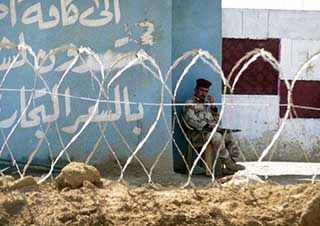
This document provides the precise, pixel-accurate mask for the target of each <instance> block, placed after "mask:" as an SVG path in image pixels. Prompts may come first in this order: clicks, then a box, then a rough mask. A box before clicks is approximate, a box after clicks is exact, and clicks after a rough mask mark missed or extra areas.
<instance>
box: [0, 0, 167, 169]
mask: <svg viewBox="0 0 320 226" xmlns="http://www.w3.org/2000/svg"><path fill="white" fill-rule="evenodd" d="M13 2H15V4H13ZM0 7H1V9H2V10H3V11H2V13H1V16H0V40H2V41H4V42H9V41H10V42H13V43H17V44H18V43H22V42H24V43H26V44H28V45H30V46H31V47H32V49H33V50H34V51H35V53H36V55H37V56H40V60H39V62H40V61H41V60H42V58H43V57H44V55H46V54H47V53H48V52H49V51H50V50H51V49H53V48H57V47H60V46H62V45H65V44H70V43H72V44H74V45H76V46H78V47H80V46H84V47H90V48H91V49H92V50H93V51H94V52H96V53H97V54H98V55H99V57H100V58H101V59H102V61H103V64H104V67H105V73H106V75H107V76H108V77H107V79H106V81H105V85H104V88H105V91H106V84H107V83H108V82H109V81H110V79H111V78H112V76H114V75H115V73H116V72H117V71H118V70H119V68H120V66H118V67H117V68H115V69H111V68H110V66H111V64H113V63H114V62H115V60H116V59H117V58H119V57H120V56H123V55H125V54H127V53H130V52H131V53H132V52H136V51H138V50H140V49H144V51H146V52H147V53H148V54H149V55H151V56H152V57H153V58H154V59H155V60H156V62H157V63H158V64H159V66H160V68H161V70H162V71H163V72H165V71H166V70H168V68H169V67H170V65H171V38H172V35H171V34H172V33H171V32H172V31H171V28H172V27H171V24H172V22H171V16H172V3H171V0H165V1H152V3H151V2H150V1H148V0H138V1H130V0H124V1H123V0H122V1H119V0H105V1H81V2H78V1H64V0H63V1H50V2H42V1H22V2H16V1H9V0H4V1H1V3H0ZM0 54H1V55H0V57H1V58H0V59H1V60H0V63H2V64H1V67H0V68H1V76H0V80H2V78H3V77H4V74H5V71H6V70H7V68H8V67H9V64H10V62H11V61H12V60H13V57H14V56H15V55H16V52H15V50H4V51H1V52H0ZM74 55H75V53H74V52H72V51H69V52H68V53H66V52H63V53H58V54H57V55H54V56H53V57H51V58H50V59H49V61H48V62H46V64H45V65H43V66H42V67H41V68H40V72H41V75H42V76H43V79H44V80H45V81H46V83H47V85H48V88H49V89H50V90H53V89H54V87H55V86H56V84H57V83H58V82H59V80H60V78H61V77H62V75H63V73H64V71H65V70H66V69H67V67H68V65H70V63H71V61H72V59H73V56H74ZM27 58H28V59H29V60H30V61H31V62H32V60H33V59H32V57H31V56H30V55H29V54H27ZM18 61H19V62H22V61H21V58H19V60H18ZM32 64H33V62H32ZM124 64H125V63H123V65H124ZM153 69H154V68H153ZM99 70H100V66H99V64H98V63H96V62H95V61H94V59H93V58H92V57H87V56H83V60H79V61H78V63H76V65H75V66H74V67H73V68H72V70H71V72H70V73H69V74H68V75H67V76H66V78H65V79H64V81H63V83H62V84H61V86H60V88H59V90H58V92H59V93H62V94H65V93H67V94H70V95H72V96H76V97H85V98H91V99H92V100H79V99H78V98H73V97H71V98H69V97H68V96H66V97H64V96H60V97H56V98H52V97H50V95H42V94H41V93H40V92H39V93H38V95H36V97H34V98H33V100H32V101H31V102H32V103H31V104H30V106H29V107H28V108H27V111H26V113H25V115H24V116H23V117H22V120H21V121H19V118H20V116H21V115H23V111H24V109H25V107H24V106H25V105H27V103H28V100H29V98H30V97H31V92H30V90H29V91H28V89H33V88H34V89H35V90H42V89H45V88H46V85H45V84H44V83H43V81H42V80H41V79H40V78H39V77H35V73H34V71H33V70H32V68H31V67H30V66H29V65H27V64H23V63H22V64H15V66H14V67H13V69H11V70H10V71H9V74H8V76H7V79H6V80H5V81H4V83H3V84H2V87H1V88H7V89H8V88H9V89H15V90H16V91H15V92H7V91H3V90H2V91H1V94H0V95H1V96H0V101H1V105H0V106H1V116H0V127H1V129H2V130H3V136H1V138H0V140H1V141H0V144H1V145H3V141H4V137H8V136H9V134H10V132H11V131H12V129H13V128H14V126H15V124H17V127H16V128H15V129H14V132H13V133H12V136H11V137H10V139H9V141H8V144H9V146H3V148H2V152H1V159H2V160H9V161H10V160H11V155H10V152H9V149H10V150H11V151H12V153H13V156H14V158H16V160H18V161H22V162H25V161H26V160H27V159H28V158H29V156H30V155H31V153H32V152H33V151H34V150H36V149H37V148H38V151H37V152H36V154H35V157H34V161H33V163H41V164H50V163H51V161H52V160H51V158H53V159H55V158H56V157H57V156H58V154H59V152H60V150H61V149H63V147H64V146H65V145H67V144H68V143H69V142H70V140H71V139H72V138H73V137H74V136H75V135H76V134H77V133H78V132H79V131H80V130H81V127H82V126H83V125H84V120H83V119H85V118H88V115H89V114H90V111H92V109H93V106H94V104H95V99H96V98H97V97H98V95H99V86H98V84H97V82H96V81H95V80H94V79H93V77H92V73H94V74H95V76H96V77H97V78H98V79H99V80H100V81H101V80H102V78H101V74H100V71H99ZM35 78H36V79H37V80H35ZM101 99H102V100H105V97H102V98H101ZM110 99H111V100H115V101H131V102H136V103H138V104H132V105H126V104H119V105H118V104H114V103H110V104H106V103H101V104H100V106H99V109H98V113H97V115H96V116H94V119H93V122H92V123H90V125H89V126H88V127H87V128H86V129H85V130H84V131H83V133H81V135H80V136H79V137H78V139H77V140H76V141H75V142H74V143H73V144H72V145H71V146H70V147H69V148H68V149H67V152H68V154H69V156H70V158H71V160H75V161H84V160H86V158H87V156H88V155H89V154H90V153H91V152H92V151H93V150H95V154H94V155H93V158H92V161H90V162H91V163H95V164H97V165H102V166H105V167H106V166H110V165H112V164H114V163H115V162H116V161H115V158H114V156H113V155H112V153H111V147H112V149H113V151H114V152H115V153H116V155H117V158H118V159H119V160H120V162H121V163H122V164H123V163H124V162H125V161H126V160H127V158H128V156H130V155H131V153H130V152H132V150H134V149H135V148H136V146H137V144H138V143H139V142H140V141H141V140H142V139H143V138H144V136H145V135H146V133H147V132H148V130H149V128H150V126H151V125H152V123H153V121H154V120H155V118H156V113H157V111H158V108H159V106H146V105H141V103H143V102H148V103H159V102H160V99H161V84H160V82H159V80H157V79H155V78H154V77H153V75H152V74H151V73H148V72H147V70H146V69H143V68H142V67H141V66H134V67H133V68H131V69H129V70H128V71H127V72H125V73H124V74H123V75H122V76H121V77H120V78H119V79H117V80H116V81H115V82H114V83H113V84H112V85H111V87H110ZM166 101H170V99H167V100H166ZM139 103H140V104H139ZM109 110H110V111H111V112H112V113H113V117H106V112H107V111H109ZM165 112H166V116H167V120H168V122H169V126H171V124H170V121H171V109H169V108H166V109H165ZM8 119H9V120H8ZM77 122H79V124H77ZM56 123H57V124H56ZM99 124H100V126H101V127H102V128H103V127H104V125H105V124H107V129H106V130H105V132H104V133H101V131H100V128H99ZM47 127H48V129H47ZM116 128H119V131H120V133H121V134H122V136H123V137H125V140H126V142H127V143H126V142H124V141H123V139H122V138H121V136H120V133H119V132H117V130H116ZM156 129H157V130H156V134H157V135H153V136H151V137H150V139H149V140H148V142H147V143H146V145H145V146H144V148H143V149H142V150H141V151H140V153H138V156H139V158H140V159H141V160H142V161H143V163H144V164H145V165H146V166H150V165H151V164H152V163H153V162H154V160H155V157H156V156H157V155H158V154H159V152H160V151H161V150H162V148H164V146H165V144H166V142H164V141H166V140H168V139H169V138H170V136H169V135H170V133H169V131H167V129H166V127H165V125H164V123H163V120H162V121H161V122H160V123H159V125H158V126H157V128H156ZM46 130H48V131H47V132H46V133H44V132H45V131H46ZM57 131H59V132H60V133H61V139H60V138H59V134H58V132H57ZM43 134H46V136H44V135H43ZM101 134H104V135H105V137H106V140H107V141H108V143H107V142H105V140H104V139H101V138H103V137H101V138H100V140H99V137H100V135H101ZM153 147H157V148H153ZM163 160H164V162H163V164H166V165H164V167H165V168H167V169H171V168H172V153H171V146H170V145H168V146H167V151H166V152H165V153H164V155H163ZM65 161H66V156H65V155H64V156H63V158H62V159H61V162H60V163H61V164H62V163H63V162H65Z"/></svg>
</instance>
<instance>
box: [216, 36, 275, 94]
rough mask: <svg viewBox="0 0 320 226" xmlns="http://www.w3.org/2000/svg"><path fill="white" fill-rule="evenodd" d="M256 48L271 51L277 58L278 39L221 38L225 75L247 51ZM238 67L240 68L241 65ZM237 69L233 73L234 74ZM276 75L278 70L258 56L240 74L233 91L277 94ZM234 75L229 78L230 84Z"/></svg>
mask: <svg viewBox="0 0 320 226" xmlns="http://www.w3.org/2000/svg"><path fill="white" fill-rule="evenodd" d="M256 48H264V49H265V50H267V51H269V52H271V53H272V55H273V56H274V57H275V58H276V59H279V54H280V39H265V40H253V39H233V38H223V41H222V68H223V71H224V73H225V75H226V76H227V75H229V73H230V72H231V70H232V67H233V66H234V65H235V64H236V62H237V61H238V60H239V59H241V58H242V57H243V56H244V55H245V54H246V53H247V52H249V51H252V50H254V49H256ZM239 69H241V67H240V68H239ZM238 71H239V70H238ZM238 71H236V72H235V73H234V76H235V75H236V74H237V72H238ZM278 75H279V72H278V71H276V70H275V69H273V67H272V66H271V65H270V64H269V63H267V62H265V61H264V60H263V59H261V58H259V59H258V60H257V61H255V62H254V63H253V64H252V65H250V66H249V67H248V69H247V70H246V71H245V72H244V73H243V74H242V75H241V77H240V80H239V81H238V83H237V85H236V88H235V92H234V93H235V94H249V95H250V94H260V95H277V94H278V93H277V87H278ZM234 76H233V77H232V78H231V84H232V83H233V80H234Z"/></svg>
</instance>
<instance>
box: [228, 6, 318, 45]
mask: <svg viewBox="0 0 320 226" xmlns="http://www.w3.org/2000/svg"><path fill="white" fill-rule="evenodd" d="M319 20H320V12H319V11H295V10H264V9H223V10H222V37H228V38H253V39H257V38H260V39H266V38H287V39H298V40H299V39H303V40H320V24H319ZM306 21H308V22H306Z"/></svg>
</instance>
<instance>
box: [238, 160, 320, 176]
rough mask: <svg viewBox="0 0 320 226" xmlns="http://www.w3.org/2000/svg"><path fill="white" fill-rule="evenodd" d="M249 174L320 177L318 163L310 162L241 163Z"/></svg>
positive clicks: (319, 164)
mask: <svg viewBox="0 0 320 226" xmlns="http://www.w3.org/2000/svg"><path fill="white" fill-rule="evenodd" d="M241 164H243V165H244V166H245V167H246V170H248V171H249V172H250V173H253V174H257V175H261V176H263V175H267V176H281V175H310V176H311V175H315V174H317V175H320V163H310V162H241Z"/></svg>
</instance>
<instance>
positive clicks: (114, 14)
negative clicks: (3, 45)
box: [0, 0, 121, 30]
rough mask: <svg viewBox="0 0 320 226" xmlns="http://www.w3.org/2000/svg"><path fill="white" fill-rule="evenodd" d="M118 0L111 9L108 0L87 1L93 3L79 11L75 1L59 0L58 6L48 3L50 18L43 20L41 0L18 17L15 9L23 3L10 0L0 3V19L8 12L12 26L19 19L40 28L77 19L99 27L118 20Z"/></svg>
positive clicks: (88, 25) (69, 23) (48, 27)
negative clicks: (6, 2)
mask: <svg viewBox="0 0 320 226" xmlns="http://www.w3.org/2000/svg"><path fill="white" fill-rule="evenodd" d="M119 1H120V0H113V10H112V9H111V6H110V1H109V0H104V1H103V2H104V3H103V4H102V5H100V1H99V0H94V1H88V3H92V4H93V5H92V6H90V7H88V8H87V9H85V10H83V11H80V10H79V7H78V6H77V4H76V2H75V1H73V0H60V7H59V8H58V7H57V6H56V5H54V4H51V5H50V7H49V12H48V15H49V17H50V18H51V20H47V21H45V19H44V15H43V8H42V5H41V2H38V3H35V4H33V5H32V6H30V7H28V8H27V9H25V10H24V11H23V13H22V15H21V19H20V18H19V17H18V15H17V10H16V9H17V7H20V6H21V4H23V1H17V0H10V4H9V6H8V5H6V4H4V3H0V21H1V20H3V19H5V18H6V17H7V16H9V14H10V21H11V26H12V27H14V26H15V25H16V24H17V22H18V21H20V20H21V22H22V24H26V25H28V24H34V23H36V24H38V28H39V29H40V30H46V29H51V28H54V27H56V26H58V25H59V24H61V25H62V26H70V25H73V24H75V23H76V22H77V21H79V23H80V24H81V25H82V26H85V27H101V26H104V25H107V24H109V23H110V22H111V21H112V20H113V19H114V21H115V23H116V24H118V23H119V22H120V19H121V12H120V2H119ZM95 14H96V15H95ZM97 17H99V18H97ZM93 18H94V19H93Z"/></svg>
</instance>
